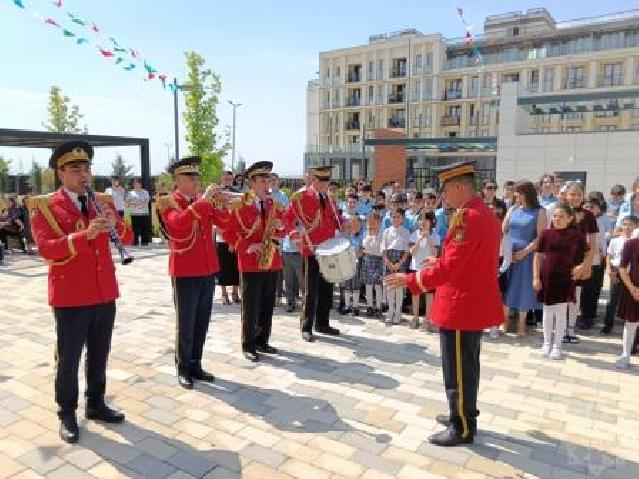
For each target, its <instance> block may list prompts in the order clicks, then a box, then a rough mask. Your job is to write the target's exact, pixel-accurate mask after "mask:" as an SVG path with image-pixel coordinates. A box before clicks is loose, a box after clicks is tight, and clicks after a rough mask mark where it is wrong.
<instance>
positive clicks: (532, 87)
mask: <svg viewBox="0 0 639 479" xmlns="http://www.w3.org/2000/svg"><path fill="white" fill-rule="evenodd" d="M528 91H530V92H537V91H539V70H537V69H534V70H531V71H530V72H529V73H528Z"/></svg>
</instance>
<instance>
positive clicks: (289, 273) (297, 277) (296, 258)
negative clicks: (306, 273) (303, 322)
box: [282, 235, 303, 313]
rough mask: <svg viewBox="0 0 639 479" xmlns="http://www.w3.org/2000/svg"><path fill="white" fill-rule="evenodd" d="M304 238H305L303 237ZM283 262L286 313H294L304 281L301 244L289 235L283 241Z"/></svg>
mask: <svg viewBox="0 0 639 479" xmlns="http://www.w3.org/2000/svg"><path fill="white" fill-rule="evenodd" d="M302 237H303V236H302ZM282 260H283V263H284V265H283V269H282V271H283V272H284V284H285V285H286V289H285V291H286V312H287V313H292V312H294V311H295V308H296V303H297V301H296V299H297V296H298V293H299V290H300V286H303V282H302V281H303V280H302V256H301V255H300V249H299V244H298V243H296V242H295V241H294V240H292V239H291V236H290V235H288V236H286V237H285V238H284V240H283V241H282Z"/></svg>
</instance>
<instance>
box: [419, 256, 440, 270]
mask: <svg viewBox="0 0 639 479" xmlns="http://www.w3.org/2000/svg"><path fill="white" fill-rule="evenodd" d="M435 263H437V258H435V257H434V256H429V257H428V258H426V259H425V260H424V261H422V264H421V265H420V266H421V267H422V268H432V267H433V266H435Z"/></svg>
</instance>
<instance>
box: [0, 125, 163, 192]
mask: <svg viewBox="0 0 639 479" xmlns="http://www.w3.org/2000/svg"><path fill="white" fill-rule="evenodd" d="M65 141H86V142H87V143H89V144H90V145H91V146H93V147H94V148H100V147H103V146H138V147H139V148H140V173H141V174H140V177H141V179H142V185H143V187H144V188H145V189H147V190H149V191H151V190H152V185H151V165H150V157H149V139H148V138H131V137H127V136H110V135H82V134H74V133H53V132H50V131H33V130H12V129H4V128H0V146H14V147H21V148H47V149H51V150H52V149H54V148H56V147H57V146H58V145H59V144H60V143H64V142H65Z"/></svg>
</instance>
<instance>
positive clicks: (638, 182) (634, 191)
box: [619, 176, 639, 216]
mask: <svg viewBox="0 0 639 479" xmlns="http://www.w3.org/2000/svg"><path fill="white" fill-rule="evenodd" d="M637 196H639V176H637V177H636V178H635V181H633V182H632V187H631V188H630V191H629V192H628V193H627V194H626V197H625V199H624V202H623V203H622V204H621V206H620V207H619V216H626V215H628V214H631V213H632V214H634V215H636V214H637V209H636V208H633V204H632V199H633V198H636V197H637Z"/></svg>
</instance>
